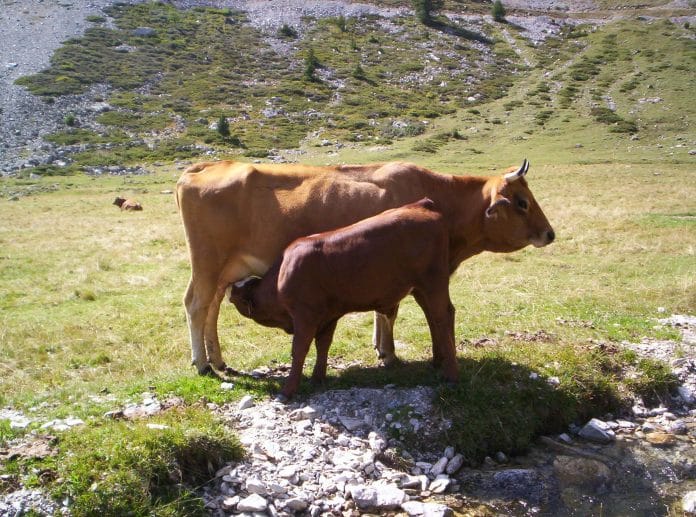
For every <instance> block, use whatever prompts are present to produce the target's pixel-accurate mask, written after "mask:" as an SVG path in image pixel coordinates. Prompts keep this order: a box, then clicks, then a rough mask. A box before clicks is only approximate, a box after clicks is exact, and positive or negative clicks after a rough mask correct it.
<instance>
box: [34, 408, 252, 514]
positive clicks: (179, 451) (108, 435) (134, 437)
mask: <svg viewBox="0 0 696 517" xmlns="http://www.w3.org/2000/svg"><path fill="white" fill-rule="evenodd" d="M147 423H149V424H153V423H154V424H159V425H162V426H166V428H164V429H153V428H150V427H147V425H146V422H144V421H136V422H106V423H98V424H95V425H90V426H88V427H87V428H86V429H80V430H79V431H71V432H68V433H65V434H63V435H62V437H61V440H60V449H61V451H62V452H61V453H60V454H59V455H58V456H56V457H55V458H51V459H50V460H47V461H45V462H43V465H42V468H44V469H45V468H51V469H52V470H53V471H54V473H55V476H57V477H58V478H59V479H61V482H59V483H55V485H54V487H53V495H54V496H55V497H56V498H59V499H61V500H62V499H65V498H66V497H67V498H70V499H71V501H72V502H71V513H72V514H73V515H95V514H106V515H124V514H134V515H153V514H154V515H172V516H174V515H184V514H185V515H205V511H204V509H203V502H202V500H201V499H200V497H199V496H197V495H196V494H195V492H194V490H195V489H197V488H199V487H201V486H203V485H205V484H206V483H207V482H209V481H211V480H212V479H214V477H215V472H216V471H217V470H218V469H219V468H221V467H222V466H224V465H225V464H227V463H228V462H230V461H233V460H238V459H240V458H241V457H242V448H241V446H240V445H239V443H238V442H237V440H236V438H234V436H232V435H231V434H230V431H229V430H228V429H227V428H226V427H225V426H223V425H222V423H220V422H216V421H214V419H213V417H212V416H210V415H207V414H206V413H205V412H201V411H196V410H193V409H185V410H170V411H169V412H167V413H165V414H163V415H161V416H158V417H155V418H153V419H152V421H150V422H147ZM28 467H29V465H22V466H21V468H28Z"/></svg>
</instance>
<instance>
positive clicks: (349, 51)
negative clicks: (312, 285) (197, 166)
mask: <svg viewBox="0 0 696 517" xmlns="http://www.w3.org/2000/svg"><path fill="white" fill-rule="evenodd" d="M279 4H282V5H279ZM269 6H270V4H268V3H267V2H260V1H227V2H225V1H217V2H205V1H191V0H189V1H180V2H169V3H163V4H151V3H140V2H119V3H118V4H114V5H111V2H109V1H107V0H100V1H98V2H81V1H73V2H65V3H60V4H53V3H51V4H46V3H44V2H40V1H33V2H29V3H27V2H23V3H19V2H6V8H5V9H3V10H2V12H1V13H0V38H2V39H3V41H1V43H2V45H3V48H9V49H10V52H9V53H5V54H3V63H0V65H1V66H2V72H3V74H2V76H0V92H1V93H2V95H0V99H2V101H1V102H2V106H0V109H1V110H2V113H3V117H2V119H1V121H0V133H1V134H2V135H3V139H2V140H3V142H2V144H1V145H2V155H1V157H0V170H2V171H3V173H4V174H16V173H18V172H20V171H21V172H22V173H23V174H32V173H33V174H40V175H41V174H69V173H74V172H91V173H101V172H104V171H108V170H112V171H113V170H115V169H114V168H118V167H123V166H126V165H133V164H147V163H151V162H153V161H170V160H172V159H176V158H179V159H195V158H199V157H202V156H217V157H224V156H239V155H243V156H246V157H251V158H257V157H260V158H265V157H271V158H273V159H277V160H281V159H284V160H297V159H298V158H297V154H298V153H302V152H305V151H306V150H308V149H309V150H311V148H312V147H314V146H316V147H329V148H333V149H340V148H342V147H344V146H350V147H354V148H356V149H359V148H361V147H365V146H366V145H368V146H375V145H377V146H380V147H381V148H384V147H388V146H390V145H391V144H392V143H393V142H394V141H395V140H400V139H403V138H408V137H413V136H418V135H423V136H422V137H421V141H419V142H417V143H416V145H415V146H414V151H416V152H433V151H434V150H436V149H438V148H439V147H441V146H443V145H445V144H447V143H449V142H454V143H457V142H458V141H460V140H463V139H472V140H476V135H468V134H466V133H465V129H466V128H464V127H461V128H458V127H453V128H451V129H449V128H448V129H447V130H446V131H444V132H443V131H439V132H436V131H434V130H433V128H434V127H436V126H437V125H438V124H436V123H435V122H436V121H439V120H447V119H448V117H449V118H450V119H451V118H452V117H453V116H454V115H455V114H457V113H468V114H469V115H472V116H473V118H472V122H473V123H474V124H479V123H481V122H482V123H483V124H485V125H486V127H485V130H486V131H495V130H498V132H499V130H501V129H504V130H505V132H506V133H509V137H510V141H511V142H513V141H516V140H517V141H525V140H528V139H529V134H526V133H525V131H528V129H527V130H516V129H514V128H510V127H506V126H507V125H508V120H505V118H506V117H508V116H509V115H510V113H512V112H514V113H515V114H516V115H518V114H521V113H523V114H524V117H525V118H531V119H532V122H533V126H532V127H533V129H542V130H543V129H547V130H548V129H551V126H553V119H557V120H566V121H568V122H570V124H568V123H567V122H566V123H563V124H560V125H561V126H566V127H564V128H563V129H567V128H570V129H571V130H572V131H576V128H575V127H574V125H573V124H572V122H574V121H576V120H578V119H580V118H585V117H587V115H588V114H589V115H591V116H592V117H593V118H594V120H595V121H596V122H597V124H595V125H594V126H595V127H597V128H600V130H603V131H607V130H608V131H612V132H615V133H623V134H626V135H638V136H636V138H640V136H642V135H641V133H642V132H643V130H644V129H649V128H650V127H651V126H654V122H660V121H664V119H665V116H664V113H638V111H644V112H648V111H650V110H651V109H652V105H656V106H655V107H656V108H658V109H657V110H656V109H652V111H660V112H663V111H665V110H670V107H667V106H666V104H667V103H670V104H673V105H672V106H671V108H674V109H675V111H674V112H672V113H670V114H669V116H668V119H669V120H666V122H667V123H668V124H667V126H669V127H666V128H665V129H666V130H667V131H668V132H670V133H674V136H675V137H676V136H681V137H682V139H684V138H686V141H684V142H683V145H684V146H685V148H689V149H690V148H691V145H690V144H689V143H688V138H687V137H685V136H684V134H683V133H684V132H685V131H686V132H687V133H688V123H686V117H685V116H684V115H685V113H689V112H690V111H689V110H692V108H691V105H690V103H687V102H685V101H682V104H683V105H680V104H679V103H676V104H674V103H673V102H672V101H674V100H675V99H676V98H682V99H683V98H684V97H685V96H684V95H683V93H680V92H683V91H684V88H688V84H689V80H690V79H689V73H690V72H692V71H693V66H694V62H693V56H694V39H693V38H694V32H693V28H691V25H692V24H693V22H694V21H695V19H694V14H695V13H696V11H695V10H694V9H693V6H691V3H690V2H688V1H675V2H669V3H667V2H658V1H654V2H648V3H641V4H640V5H639V6H636V9H628V8H630V7H631V6H630V5H629V4H628V3H627V2H622V3H621V9H620V10H613V8H614V7H615V6H614V5H613V3H612V2H609V1H604V2H591V1H587V2H556V1H541V0H539V1H511V2H509V3H508V14H507V18H506V20H507V23H494V22H493V20H492V19H491V17H490V15H489V9H490V7H489V6H488V5H487V4H485V3H481V2H472V3H470V4H466V5H462V4H460V3H456V2H452V3H446V8H445V10H443V11H442V13H438V15H437V16H436V17H435V21H434V22H433V23H432V24H431V25H430V26H425V25H422V24H420V23H419V22H418V21H417V20H416V19H415V18H414V16H413V14H412V12H411V11H410V9H409V8H408V5H407V3H404V2H375V3H373V4H368V3H351V2H338V1H336V2H297V1H294V0H285V1H283V2H281V3H278V2H275V3H274V4H273V7H272V8H271V7H269ZM638 7H639V8H638ZM49 27H50V28H51V30H47V28H49ZM605 32H606V34H604V33H605ZM596 33H599V34H596ZM657 33H659V38H657V37H655V36H657V35H658V34H657ZM643 34H649V35H650V37H649V38H645V37H644V36H643ZM624 35H626V36H627V37H628V38H629V40H628V41H619V40H617V37H619V38H621V39H623V37H624ZM626 43H628V44H629V45H630V46H629V47H628V48H627V47H626ZM634 46H635V48H634ZM640 46H643V47H644V48H640ZM662 47H664V48H665V49H669V50H668V51H667V52H669V54H667V55H666V54H665V53H664V52H663V49H662ZM661 58H662V59H664V64H660V63H658V62H657V61H659V60H660V59H661ZM619 63H620V64H621V67H620V68H622V69H625V70H626V75H625V78H626V79H627V81H626V83H625V84H624V83H619V81H618V80H619V77H617V75H616V74H615V72H616V70H617V65H618V64H619ZM624 63H625V64H624ZM672 74H674V75H675V76H681V78H682V79H681V80H680V81H678V83H677V84H675V83H674V82H673V81H672V80H671V77H670V76H671V75H672ZM691 77H693V75H691ZM659 82H664V83H665V86H664V87H665V88H667V89H669V91H667V92H663V91H662V90H661V89H660V90H656V89H655V87H656V83H659ZM612 90H617V91H616V93H614V92H613V91H612ZM642 90H645V91H642ZM639 94H640V95H639ZM670 96H672V97H674V99H673V98H670ZM624 97H632V98H630V99H627V100H628V101H629V102H624ZM497 100H499V101H500V102H498V103H497V104H495V101H497ZM503 101H505V102H503ZM661 103H662V104H661ZM496 108H499V111H500V115H499V114H498V113H497V112H496ZM684 110H686V112H685V111H684ZM487 112H491V116H487ZM481 114H483V116H482V118H483V120H482V121H481V120H476V118H477V115H481ZM679 114H681V115H682V116H681V120H682V121H683V123H679V121H678V120H672V118H676V119H678V118H679ZM641 115H642V116H641ZM645 115H649V116H647V117H646V116H645ZM221 119H224V120H225V121H226V122H227V123H228V124H229V126H230V132H229V134H227V133H224V132H223V133H221V132H219V131H217V127H218V124H219V122H220V120H221ZM468 122H469V121H468V120H465V121H464V123H467V124H468ZM602 124H604V126H602ZM445 125H447V124H445ZM479 125H480V124H479ZM607 126H613V127H607ZM478 129H481V128H480V127H479V128H478ZM552 134H553V133H551V135H552ZM537 136H540V137H546V136H549V134H548V133H543V134H539V133H538V132H537ZM649 136H650V139H651V140H652V139H654V137H655V136H656V135H649ZM662 136H663V137H664V136H666V135H664V133H663V134H662ZM470 147H471V148H472V149H476V146H475V145H471V146H470ZM324 150H326V149H324ZM472 152H474V151H472ZM108 167H111V169H108Z"/></svg>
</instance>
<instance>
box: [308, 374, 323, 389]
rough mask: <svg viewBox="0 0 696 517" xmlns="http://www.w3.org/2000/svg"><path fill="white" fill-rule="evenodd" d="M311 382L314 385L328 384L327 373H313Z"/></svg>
mask: <svg viewBox="0 0 696 517" xmlns="http://www.w3.org/2000/svg"><path fill="white" fill-rule="evenodd" d="M309 382H310V383H311V384H312V386H323V385H324V384H326V375H312V377H311V378H310V379H309Z"/></svg>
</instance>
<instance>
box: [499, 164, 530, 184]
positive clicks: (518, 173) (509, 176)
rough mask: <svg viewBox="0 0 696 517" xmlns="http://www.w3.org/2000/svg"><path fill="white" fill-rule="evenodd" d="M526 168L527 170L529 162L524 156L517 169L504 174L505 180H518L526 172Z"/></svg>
mask: <svg viewBox="0 0 696 517" xmlns="http://www.w3.org/2000/svg"><path fill="white" fill-rule="evenodd" d="M528 170H529V162H528V161H527V158H525V159H524V161H523V162H522V165H521V166H520V168H519V169H517V170H516V171H515V172H510V173H509V174H506V175H505V181H508V182H512V181H515V180H518V179H520V178H521V177H522V176H524V175H525V174H527V171H528Z"/></svg>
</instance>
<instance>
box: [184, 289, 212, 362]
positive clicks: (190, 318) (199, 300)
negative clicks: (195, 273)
mask: <svg viewBox="0 0 696 517" xmlns="http://www.w3.org/2000/svg"><path fill="white" fill-rule="evenodd" d="M214 296H215V282H211V281H205V280H204V279H196V280H195V281H194V278H193V277H192V278H191V280H190V281H189V285H188V288H187V289H186V294H185V295H184V306H185V307H186V321H187V323H188V328H189V337H190V340H191V363H192V364H193V365H194V366H195V367H196V369H197V370H198V373H199V374H201V375H204V374H207V373H210V364H209V363H208V358H207V356H206V352H205V345H204V331H205V326H206V318H207V316H208V309H209V307H210V304H211V302H212V300H213V297H214Z"/></svg>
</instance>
